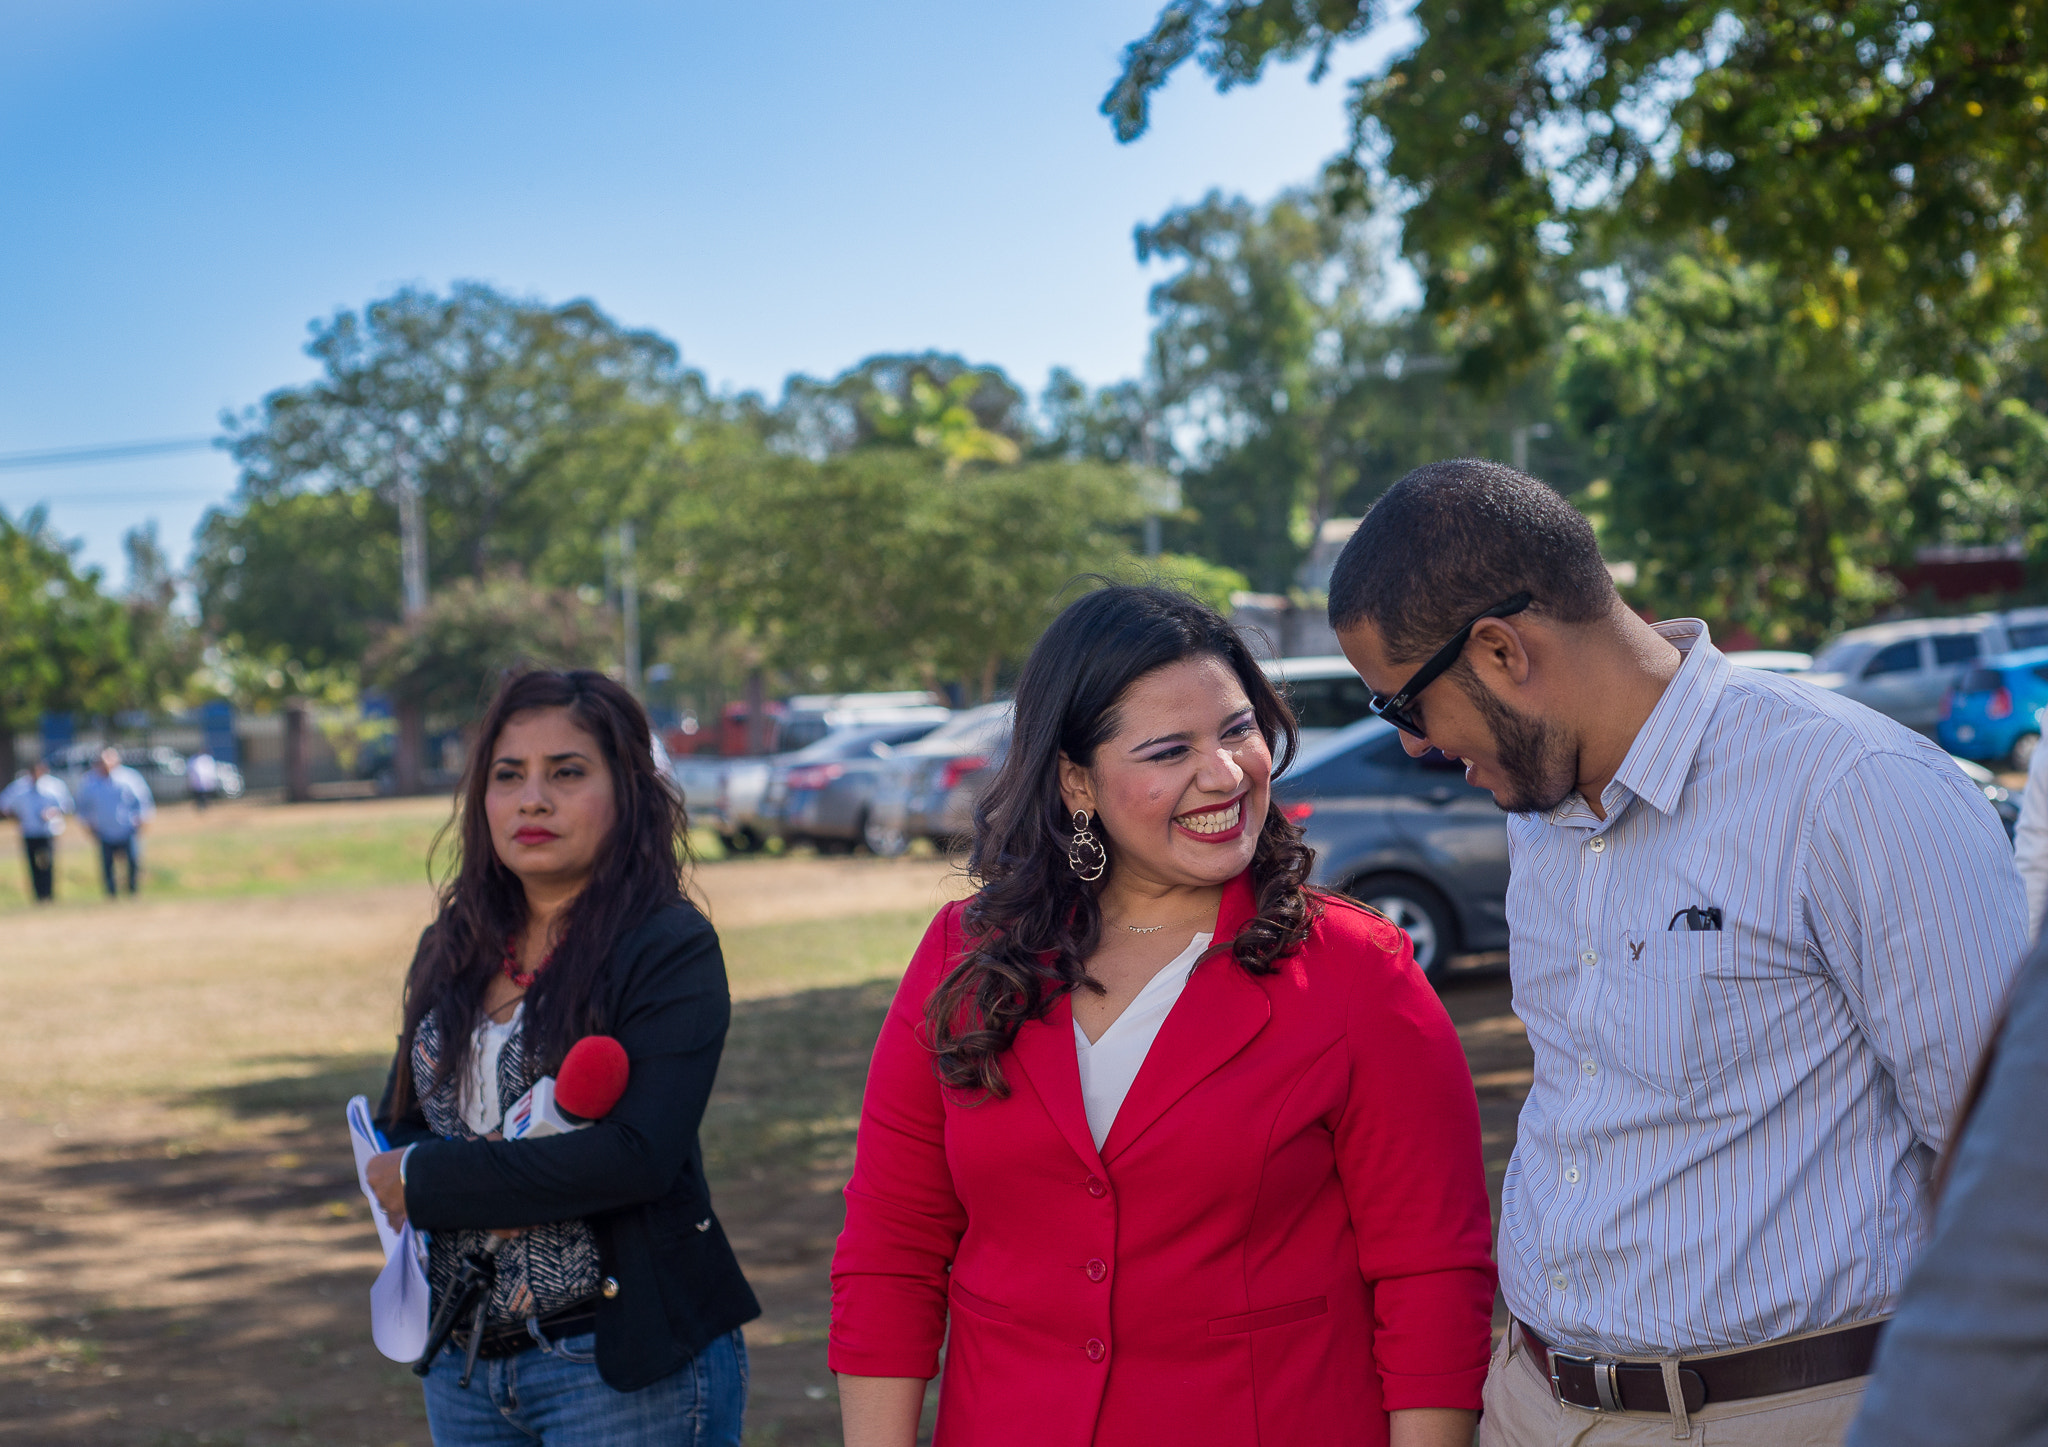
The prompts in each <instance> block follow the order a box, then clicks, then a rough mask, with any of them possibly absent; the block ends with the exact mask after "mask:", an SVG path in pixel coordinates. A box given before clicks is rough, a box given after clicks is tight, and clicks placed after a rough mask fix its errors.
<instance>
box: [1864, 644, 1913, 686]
mask: <svg viewBox="0 0 2048 1447" xmlns="http://www.w3.org/2000/svg"><path fill="white" fill-rule="evenodd" d="M1919 666H1920V640H1919V639H1917V638H1908V639H1907V640H1906V641H1905V642H1903V643H1894V644H1891V645H1889V646H1888V647H1885V648H1880V649H1878V650H1877V652H1876V653H1875V654H1874V655H1872V657H1871V660H1870V662H1868V663H1866V664H1864V665H1863V676H1864V677H1865V678H1877V677H1879V676H1880V675H1883V674H1887V673H1911V672H1912V671H1913V670H1914V669H1916V668H1918V667H1919Z"/></svg>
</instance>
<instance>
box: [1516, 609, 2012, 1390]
mask: <svg viewBox="0 0 2048 1447" xmlns="http://www.w3.org/2000/svg"><path fill="white" fill-rule="evenodd" d="M1658 631H1659V632H1660V633H1662V634H1663V635H1664V637H1666V638H1667V639H1669V640H1670V641H1671V642H1672V643H1673V644H1674V645H1675V646H1676V647H1677V648H1678V649H1679V650H1680V651H1681V652H1682V653H1683V654H1684V661H1683V663H1682V664H1681V665H1680V667H1679V670H1678V673H1677V675H1676V676H1675V677H1674V678H1673V679H1672V681H1671V683H1670V685H1669V687H1667V688H1666V689H1665V691H1664V695H1663V697H1662V699H1660V700H1659V702H1658V704H1657V706H1656V708H1655V709H1654V710H1653V711H1652V712H1651V714H1650V717H1649V720H1648V721H1647V722H1646V723H1645V724H1644V726H1643V729H1642V731H1641V732H1640V733H1639V734H1638V735H1637V736H1636V740H1635V743H1634V745H1633V746H1632V747H1631V748H1630V749H1629V752H1628V757H1627V758H1626V759H1625V760H1624V761H1623V762H1622V765H1621V768H1620V769H1619V771H1617V773H1616V774H1615V777H1614V781H1613V782H1612V783H1611V784H1609V785H1608V786H1607V789H1606V790H1605V792H1604V793H1603V794H1602V795H1601V803H1602V806H1603V808H1604V809H1605V812H1606V815H1607V817H1606V819H1605V820H1604V821H1603V820H1600V819H1596V818H1595V817H1594V816H1593V813H1592V811H1591V810H1590V809H1589V808H1588V807H1587V806H1586V804H1585V801H1584V800H1583V799H1581V798H1579V796H1578V795H1576V794H1574V795H1573V796H1572V797H1571V798H1570V799H1568V800H1567V801H1566V802H1565V803H1564V804H1562V805H1560V806H1559V807H1558V808H1557V809H1556V810H1554V811H1552V812H1551V813H1549V814H1517V815H1514V816H1512V817H1511V818H1510V819H1509V822H1508V838H1509V847H1510V858H1511V860H1512V867H1513V873H1512V876H1511V882H1510V884H1509V886H1508V924H1509V928H1510V932H1511V935H1512V945H1511V956H1510V958H1511V961H1512V972H1513V978H1514V1003H1515V1012H1516V1014H1518V1015H1519V1016H1521V1018H1522V1020H1523V1022H1524V1023H1525V1024H1526V1025H1527V1027H1528V1031H1529V1041H1530V1044H1531V1045H1532V1046H1533V1047H1534V1051H1535V1057H1536V1071H1535V1083H1534V1085H1533V1087H1532V1089H1531V1091H1530V1094H1529V1098H1528V1101H1527V1102H1526V1103H1525V1104H1524V1106H1523V1108H1522V1117H1521V1126H1520V1131H1519V1133H1518V1135H1517V1138H1516V1144H1515V1152H1514V1158H1513V1160H1512V1161H1511V1162H1510V1164H1509V1166H1508V1173H1507V1179H1506V1182H1505V1184H1504V1186H1503V1188H1502V1196H1501V1228H1500V1248H1499V1254H1500V1274H1501V1288H1502V1291H1503V1292H1504V1293H1505V1295H1506V1297H1507V1303H1508V1307H1509V1309H1510V1310H1512V1311H1513V1312H1514V1314H1515V1315H1516V1316H1517V1317H1519V1318H1521V1319H1522V1320H1523V1321H1526V1322H1527V1323H1529V1325H1530V1326H1532V1327H1534V1328H1535V1329H1536V1330H1537V1332H1538V1333H1539V1334H1540V1335H1542V1336H1543V1337H1544V1339H1545V1340H1547V1341H1549V1342H1551V1343H1553V1344H1556V1345H1559V1346H1562V1347H1565V1348H1566V1349H1569V1350H1579V1351H1590V1352H1598V1353H1602V1354H1609V1355H1624V1356H1635V1357H1654V1356H1660V1355H1664V1354H1667V1353H1673V1352H1677V1353H1685V1352H1702V1351H1712V1350H1717V1349H1720V1348H1726V1347H1734V1346H1740V1345H1745V1344H1753V1343H1758V1342H1764V1341H1770V1340H1773V1339H1775V1338H1778V1337H1783V1336H1790V1335H1792V1334H1794V1333H1798V1332H1806V1331H1815V1330H1820V1329H1822V1328H1826V1327H1832V1326H1839V1325H1843V1324H1846V1323H1850V1322H1856V1321H1861V1320H1864V1319H1867V1318H1870V1317H1875V1316H1881V1315H1883V1314H1884V1313H1886V1312H1888V1311H1889V1310H1891V1308H1892V1305H1893V1302H1894V1301H1895V1300H1896V1298H1897V1296H1898V1292H1899V1287H1900V1284H1901V1282H1902V1280H1903V1278H1904V1276H1905V1273H1906V1270H1907V1268H1908V1267H1909V1266H1910V1265H1911V1263H1912V1260H1913V1257H1914V1254H1915V1252H1916V1251H1917V1250H1918V1248H1919V1246H1920V1244H1921V1242H1922V1239H1923V1236H1924V1233H1925V1228H1926V1221H1925V1219H1924V1207H1923V1205H1922V1202H1921V1194H1922V1188H1923V1187H1924V1185H1925V1183H1926V1181H1927V1179H1928V1174H1929V1171H1930V1168H1931V1166H1932V1163H1933V1160H1934V1156H1935V1152H1936V1151H1937V1150H1938V1149H1939V1148H1940V1147H1941V1145H1942V1143H1943V1141H1944V1140H1945V1139H1946V1135H1947V1130H1948V1125H1949V1121H1950V1118H1951V1114H1952V1112H1953V1110H1954V1107H1955V1105H1956V1103H1957V1101H1958V1098H1959V1097H1960V1095H1961V1093H1962V1091H1963V1089H1964V1088H1965V1086H1966V1084H1967V1082H1968V1080H1969V1077H1970V1073H1971V1071H1972V1070H1973V1068H1974V1067H1975V1064H1976V1061H1977V1057H1978V1054H1979V1052H1980V1050H1981V1049H1982V1047H1983V1044H1984V1040H1985V1037H1986V1035H1987V1033H1988V1032H1989V1030H1990V1028H1991V1025H1992V1022H1993V1020H1994V1018H1995V1016H1996V1015H1997V1012H1998V1009H1999V1005H2000V1002H2001V1001H2002V1000H2003V998H2004V996H2005V993H2006V990H2007V988H2008V985H2009V984H2010V982H2011V980H2012V978H2013V976H2014V974H2015V972H2016V971H2017V969H2018V967H2019V963H2020V959H2021V957H2022V956H2023V955H2024V954H2025V953H2026V943H2027V940H2026V917H2027V916H2026V902H2025V899H2024V896H2023V893H2022V891H2021V888H2020V882H2019V877H2018V875H2017V873H2016V872H2015V870H2014V868H2013V862H2012V851H2011V848H2010V846H2009V845H2008V844H2007V842H2006V837H2005V831H2004V829H2003V828H2002V827H2001V825H2000V824H1999V822H1998V818H1997V816H1996V815H1995V814H1994V813H1993V812H1992V809H1991V806H1990V805H1989V804H1988V803H1987V802H1986V801H1985V799H1984V797H1983V796H1982V794H1981V793H1979V792H1978V790H1977V788H1976V786H1975V785H1973V784H1972V783H1971V782H1970V781H1969V779H1968V778H1966V777H1965V776H1964V775H1963V774H1962V772H1961V771H1960V770H1958V769H1957V768H1956V767H1955V765H1954V764H1953V763H1952V762H1951V761H1950V760H1949V759H1948V758H1947V757H1946V756H1945V755H1944V754H1943V753H1942V752H1941V751H1940V750H1939V749H1937V748H1935V746H1934V745H1932V744H1930V743H1928V742H1927V741H1926V740H1925V739H1923V738H1921V737H1920V736H1919V735H1917V734H1913V733H1911V732H1909V731H1907V730H1906V729H1904V728H1902V727H1901V726H1899V725H1898V724H1895V723H1893V722H1891V721H1890V720H1889V719H1886V718H1884V717H1882V716H1880V715H1878V714H1876V713H1873V712H1872V711H1870V710H1869V709H1867V708H1865V707H1863V706H1862V705H1861V704H1857V703H1852V702H1850V701H1848V700H1846V699H1843V698H1840V697H1838V696H1836V695H1834V694H1831V693H1827V692H1825V691H1823V690H1821V689H1818V688H1814V687H1812V686H1811V685H1808V684H1805V683H1801V682H1798V681H1797V680H1794V679H1787V678H1780V677H1778V676H1776V675H1773V674H1768V673H1761V672H1756V671H1752V670H1750V669H1736V668H1734V667H1732V666H1731V665H1730V664H1729V662H1728V660H1727V659H1726V658H1725V657H1723V656H1722V654H1721V653H1720V651H1719V650H1718V649H1716V648H1715V647H1714V646H1713V644H1712V642H1711V641H1710V640H1709V638H1708V636H1707V630H1706V626H1705V625H1704V624H1702V623H1700V622H1699V621H1698V620H1696V619H1684V620H1680V621H1676V622H1671V623H1665V624H1660V625H1658ZM1689 906H1712V907H1715V908H1718V909H1719V910H1720V911H1721V912H1722V921H1723V924H1722V928H1721V929H1719V930H1692V929H1688V928H1687V921H1686V920H1685V919H1684V918H1682V917H1681V918H1679V919H1678V920H1677V921H1676V925H1677V927H1676V928H1675V929H1673V928H1670V927H1669V926H1670V925H1671V924H1672V922H1673V920H1672V917H1673V915H1674V914H1676V913H1678V912H1679V911H1682V910H1684V909H1686V908H1687V907H1689Z"/></svg>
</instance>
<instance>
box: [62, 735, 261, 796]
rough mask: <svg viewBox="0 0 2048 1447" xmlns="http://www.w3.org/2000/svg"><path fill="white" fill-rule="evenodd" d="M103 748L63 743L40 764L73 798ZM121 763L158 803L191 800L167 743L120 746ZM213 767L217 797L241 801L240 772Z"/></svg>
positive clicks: (178, 757)
mask: <svg viewBox="0 0 2048 1447" xmlns="http://www.w3.org/2000/svg"><path fill="white" fill-rule="evenodd" d="M103 747H105V746H104V745H102V744H66V745H65V746H64V747H63V748H61V749H57V750H55V751H54V752H52V753H51V754H50V755H49V756H48V757H47V758H45V760H44V762H45V763H47V764H48V765H49V766H50V772H51V773H53V774H55V775H56V776H57V777H58V778H60V779H62V780H63V781H64V784H65V787H66V788H68V789H70V790H71V792H72V794H73V795H74V796H76V795H77V793H78V786H79V785H80V784H82V783H84V782H85V776H86V775H87V774H88V773H90V772H91V771H92V765H93V760H95V759H97V758H98V757H99V756H100V750H101V749H102V748H103ZM121 762H122V763H124V764H126V765H127V766H128V767H129V768H131V769H133V770H135V772H136V773H138V774H140V775H142V777H143V780H144V782H146V783H147V784H148V785H149V792H150V797H151V798H153V799H155V800H156V802H157V803H159V804H175V803H177V802H179V801H180V800H183V799H189V798H191V797H192V788H191V786H190V785H189V784H187V783H186V782H185V756H184V755H183V754H181V753H179V752H178V751H177V750H176V749H174V748H171V747H170V746H169V745H167V744H151V745H149V746H148V747H146V748H145V747H141V746H138V745H133V744H130V745H126V746H123V747H122V749H121ZM215 768H216V770H217V771H218V775H219V778H220V797H221V798H223V799H239V798H241V797H242V771H241V770H240V769H238V768H236V767H235V766H234V765H233V764H216V765H215Z"/></svg>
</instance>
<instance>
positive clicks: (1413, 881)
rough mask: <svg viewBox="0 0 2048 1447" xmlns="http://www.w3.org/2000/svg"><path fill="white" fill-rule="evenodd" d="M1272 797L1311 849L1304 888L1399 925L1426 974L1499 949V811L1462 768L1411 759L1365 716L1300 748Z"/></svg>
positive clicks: (1503, 875) (1502, 900) (1503, 937)
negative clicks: (1456, 959)
mask: <svg viewBox="0 0 2048 1447" xmlns="http://www.w3.org/2000/svg"><path fill="white" fill-rule="evenodd" d="M1273 797H1274V798H1275V799H1276V800H1278V801H1279V803H1280V805H1281V807H1282V808H1283V809H1284V810H1285V811H1286V813H1287V815H1288V817H1290V818H1292V819H1294V820H1296V821H1297V822H1298V823H1300V824H1301V825H1302V827H1303V828H1304V829H1305V830H1306V831H1307V833H1308V842H1309V844H1310V845H1312V846H1313V847H1314V849H1315V851H1316V867H1315V872H1314V873H1313V874H1312V875H1311V876H1310V881H1311V882H1312V883H1314V884H1317V885H1320V886H1321V887H1323V888H1325V889H1331V890H1336V891H1338V892H1340V893H1343V894H1348V895H1350V896H1352V897H1353V898H1354V899H1359V900H1363V901H1364V902H1365V903H1367V904H1369V905H1371V906H1372V907H1373V908H1374V909H1377V910H1378V911H1380V913H1382V914H1384V915H1386V916H1387V917H1388V918H1389V919H1391V920H1393V921H1394V923H1396V924H1398V925H1399V926H1401V928H1402V929H1404V930H1406V931H1407V932H1408V937H1409V939H1410V940H1412V941H1413V942H1414V945H1415V962H1416V963H1417V964H1418V965H1420V966H1421V967H1422V969H1423V971H1424V973H1426V974H1428V975H1429V976H1430V977H1431V978H1432V979H1434V978H1436V977H1438V976H1439V975H1440V974H1441V973H1442V971H1443V969H1444V966H1445V965H1446V964H1447V963H1448V961H1449V960H1450V957H1451V956H1452V955H1454V954H1463V953H1467V952H1471V951H1478V950H1496V949H1505V948H1506V947H1507V942H1508V921H1507V893H1508V831H1507V816H1506V815H1505V814H1503V813H1501V811H1500V810H1499V808H1498V807H1496V806H1495V804H1494V802H1493V795H1492V794H1490V793H1488V792H1487V791H1486V790H1484V789H1481V788H1477V787H1475V786H1473V785H1471V784H1468V783H1466V782H1465V770H1464V766H1463V765H1460V764H1453V763H1451V762H1449V761H1448V760H1446V759H1445V758H1444V757H1443V755H1441V754H1438V753H1436V752H1434V751H1432V752H1431V753H1430V754H1429V755H1428V756H1427V757H1425V758H1421V759H1413V758H1410V757H1409V756H1408V751H1407V750H1406V749H1404V748H1402V747H1401V735H1400V734H1399V733H1398V732H1397V731H1396V730H1395V729H1394V727H1393V725H1391V724H1387V723H1382V722H1381V721H1380V720H1378V719H1365V720H1362V721H1360V722H1358V723H1355V724H1352V725H1351V726H1350V727H1349V728H1345V729H1341V730H1339V731H1338V732H1337V733H1335V734H1333V735H1331V736H1330V737H1328V738H1326V739H1324V740H1322V741H1321V742H1320V743H1318V744H1316V745H1313V746H1311V747H1310V748H1308V749H1306V750H1304V751H1303V753H1302V757H1301V759H1300V761H1299V762H1298V763H1296V764H1295V766H1294V767H1293V768H1291V769H1289V770H1288V771H1287V773H1286V774H1285V775H1284V776H1282V777H1281V778H1279V779H1277V780H1275V781H1274V784H1273Z"/></svg>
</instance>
